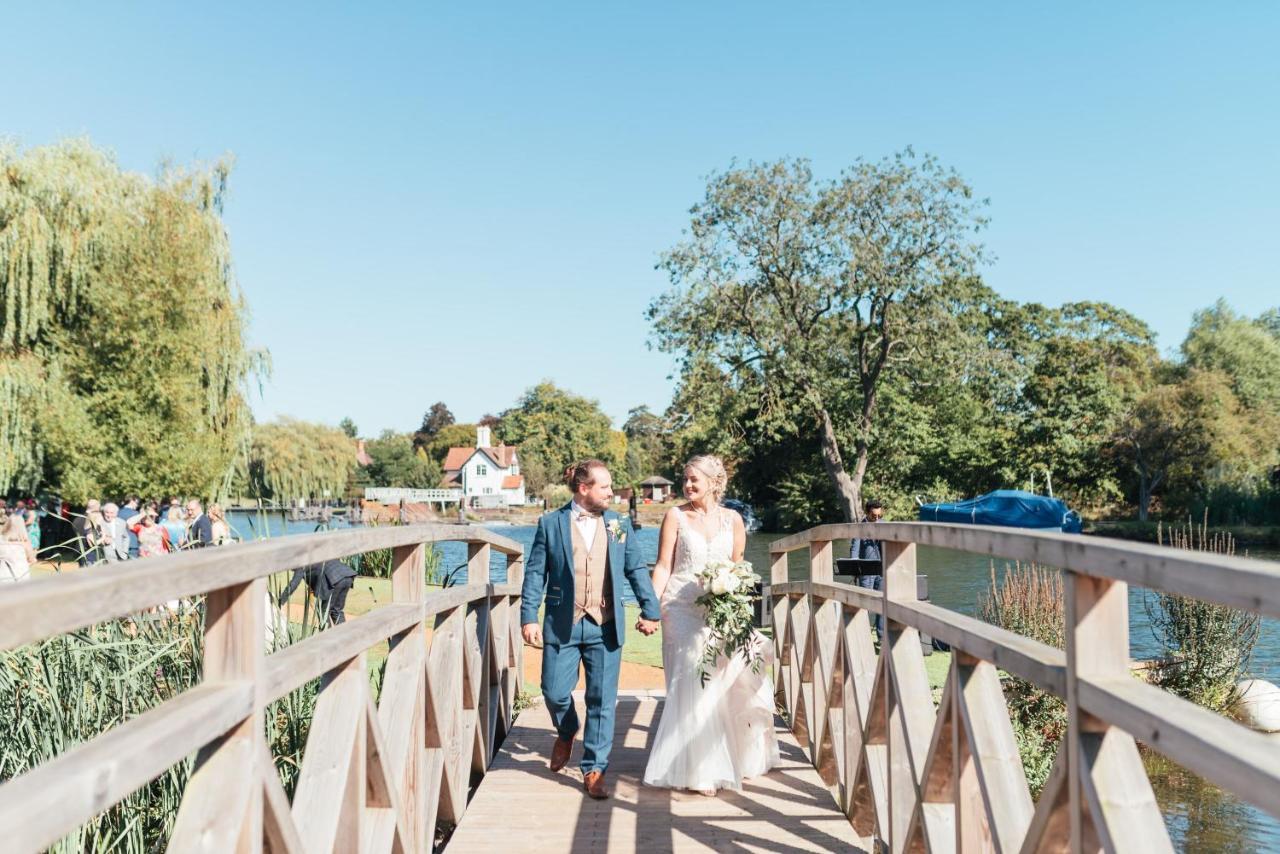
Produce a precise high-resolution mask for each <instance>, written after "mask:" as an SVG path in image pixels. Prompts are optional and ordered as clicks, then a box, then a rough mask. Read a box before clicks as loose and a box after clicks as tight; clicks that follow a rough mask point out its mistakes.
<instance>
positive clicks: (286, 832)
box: [259, 742, 305, 854]
mask: <svg viewBox="0 0 1280 854" xmlns="http://www.w3.org/2000/svg"><path fill="white" fill-rule="evenodd" d="M260 752H261V754H262V757H261V759H260V760H259V765H260V766H261V769H262V833H263V836H264V839H263V848H264V850H265V851H266V852H267V854H304V851H305V849H304V848H303V847H302V837H301V836H299V835H298V828H297V827H296V826H295V825H294V823H293V814H292V813H291V812H290V811H289V797H288V796H287V795H286V794H285V793H284V787H283V786H281V785H280V776H279V775H278V774H277V773H276V769H275V763H274V762H273V761H272V759H271V751H270V749H269V748H268V747H267V745H266V742H263V743H262V744H261V745H260Z"/></svg>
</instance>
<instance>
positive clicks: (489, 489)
mask: <svg viewBox="0 0 1280 854" xmlns="http://www.w3.org/2000/svg"><path fill="white" fill-rule="evenodd" d="M484 494H485V495H492V494H493V487H490V486H486V487H485V488H484Z"/></svg>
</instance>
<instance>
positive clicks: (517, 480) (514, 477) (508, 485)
mask: <svg viewBox="0 0 1280 854" xmlns="http://www.w3.org/2000/svg"><path fill="white" fill-rule="evenodd" d="M522 486H524V475H520V474H509V475H507V476H506V477H504V478H503V479H502V488H503V489H519V488H520V487H522Z"/></svg>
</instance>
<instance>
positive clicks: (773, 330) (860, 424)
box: [649, 150, 985, 520]
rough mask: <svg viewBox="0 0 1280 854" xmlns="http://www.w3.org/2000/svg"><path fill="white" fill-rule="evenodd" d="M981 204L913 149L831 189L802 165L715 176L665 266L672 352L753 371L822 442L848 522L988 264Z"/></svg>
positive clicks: (656, 315) (760, 413) (660, 308)
mask: <svg viewBox="0 0 1280 854" xmlns="http://www.w3.org/2000/svg"><path fill="white" fill-rule="evenodd" d="M982 205H983V203H982V202H979V201H976V200H975V199H974V198H973V194H972V191H971V190H970V188H969V186H968V185H967V184H966V183H965V182H964V181H963V180H962V179H961V178H960V177H959V176H958V175H957V174H956V173H955V172H954V171H952V170H948V169H945V168H943V167H942V166H941V165H940V164H939V163H938V162H937V161H936V160H935V159H933V158H932V157H923V158H917V157H916V156H915V155H914V154H913V153H912V152H911V151H910V150H908V151H906V152H904V153H902V154H899V155H896V156H894V157H892V158H889V159H886V160H883V161H880V162H876V163H869V162H864V161H859V162H857V163H856V164H855V165H854V166H852V167H851V168H849V169H848V170H846V171H845V172H843V173H842V174H841V175H840V176H839V177H838V178H836V179H834V180H831V181H819V180H816V179H815V178H814V176H813V173H812V170H811V169H810V166H809V164H808V163H807V162H806V161H803V160H782V161H777V162H773V163H764V164H751V165H748V166H746V167H744V168H731V169H730V170H729V171H727V172H723V173H720V174H717V175H713V176H712V178H711V179H710V181H709V183H708V186H707V190H706V195H705V197H704V199H703V200H702V201H701V202H699V203H698V204H696V205H695V206H694V207H693V209H692V221H691V224H690V229H689V237H688V239H687V240H685V241H683V242H682V243H680V244H678V245H677V246H676V247H675V248H673V249H672V250H670V251H669V252H667V253H666V254H665V255H664V256H663V258H662V261H661V264H660V266H661V267H662V268H663V269H665V270H666V271H667V273H668V275H669V276H670V279H671V282H672V284H673V286H674V287H673V289H672V290H671V291H670V292H668V293H667V294H665V295H663V296H662V297H660V298H659V299H658V300H656V301H655V302H654V303H653V304H652V305H651V306H650V309H649V316H650V318H651V319H652V321H653V323H654V325H655V328H656V331H657V333H658V336H659V341H660V345H661V347H662V348H663V349H665V350H668V351H671V352H676V353H678V354H680V355H681V357H682V358H683V359H685V360H686V361H687V360H689V359H692V358H696V357H702V356H706V357H709V358H711V359H712V360H713V361H715V362H716V363H718V364H720V365H722V366H724V367H725V368H726V369H727V370H729V371H730V372H732V371H735V370H737V369H738V368H739V367H740V366H746V365H750V366H753V368H754V369H755V370H757V371H758V372H759V374H760V376H761V377H762V392H763V395H764V399H763V400H762V401H761V405H760V406H759V407H758V409H757V410H756V411H757V416H756V417H757V418H764V419H777V420H780V421H783V422H801V421H802V422H803V423H804V425H805V426H806V428H807V430H806V432H812V433H816V435H817V439H818V446H819V449H820V452H821V458H822V463H823V466H824V469H825V471H826V473H827V477H828V478H829V480H830V482H831V484H832V486H833V487H834V490H835V494H836V497H837V501H838V504H839V508H840V512H841V515H842V516H843V517H844V518H845V519H847V520H853V519H856V518H858V516H859V513H860V507H861V503H862V501H861V493H862V484H863V480H864V478H865V477H866V472H867V466H868V463H869V461H870V454H871V448H872V440H873V435H874V430H875V422H876V412H877V404H878V401H879V394H880V392H881V390H882V388H883V386H884V384H885V382H886V381H887V380H888V379H890V378H891V377H893V375H894V374H896V373H897V372H898V371H899V369H900V367H901V365H902V362H903V360H904V359H906V358H907V357H908V354H909V352H910V351H911V350H912V349H914V348H917V347H919V346H920V345H921V344H922V343H923V342H925V341H927V340H928V339H929V337H930V335H931V334H934V333H935V332H936V330H935V329H933V327H932V324H933V322H934V321H935V319H936V318H937V317H938V316H939V312H940V311H942V310H943V309H942V308H941V307H940V306H938V305H936V304H935V300H934V297H935V295H936V294H937V293H938V291H939V290H940V288H941V287H942V286H943V285H944V284H945V283H946V282H948V281H956V280H961V279H964V278H965V277H967V276H969V275H970V274H971V273H972V271H973V270H974V268H975V266H976V264H977V263H978V261H979V260H980V259H981V255H982V252H981V248H980V246H978V245H977V244H976V243H975V242H974V240H975V238H974V233H975V232H976V231H977V230H979V229H980V228H981V227H982V226H983V225H984V224H985V219H984V217H983V216H982V215H981V213H980V211H981V208H982ZM845 411H852V412H853V413H855V415H854V419H853V429H852V430H851V431H849V434H848V438H847V439H846V440H842V438H841V435H840V434H841V430H840V426H839V424H838V414H839V413H841V412H845ZM846 455H848V456H849V457H850V460H849V462H848V463H846V459H845V458H846Z"/></svg>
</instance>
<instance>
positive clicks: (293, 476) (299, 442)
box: [235, 418, 356, 503]
mask: <svg viewBox="0 0 1280 854" xmlns="http://www.w3.org/2000/svg"><path fill="white" fill-rule="evenodd" d="M355 454H356V444H355V442H354V441H353V440H352V439H351V438H350V437H349V436H347V435H346V433H345V432H344V431H343V430H342V429H341V428H339V427H328V426H326V425H324V424H313V423H311V422H307V421H299V420H297V419H294V418H280V419H278V420H276V421H272V422H268V423H266V424H257V425H254V428H253V441H252V444H251V447H250V450H249V454H248V457H247V463H246V464H245V465H244V466H243V467H242V477H238V478H237V479H236V483H235V490H236V492H237V493H238V494H243V495H252V496H254V497H256V498H263V499H271V500H274V501H276V502H277V503H281V502H291V501H294V500H296V499H299V498H307V499H321V498H338V497H341V496H342V495H343V493H344V492H345V487H346V485H347V480H348V479H349V478H350V476H351V474H352V472H353V470H354V469H355V466H356V457H355Z"/></svg>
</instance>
